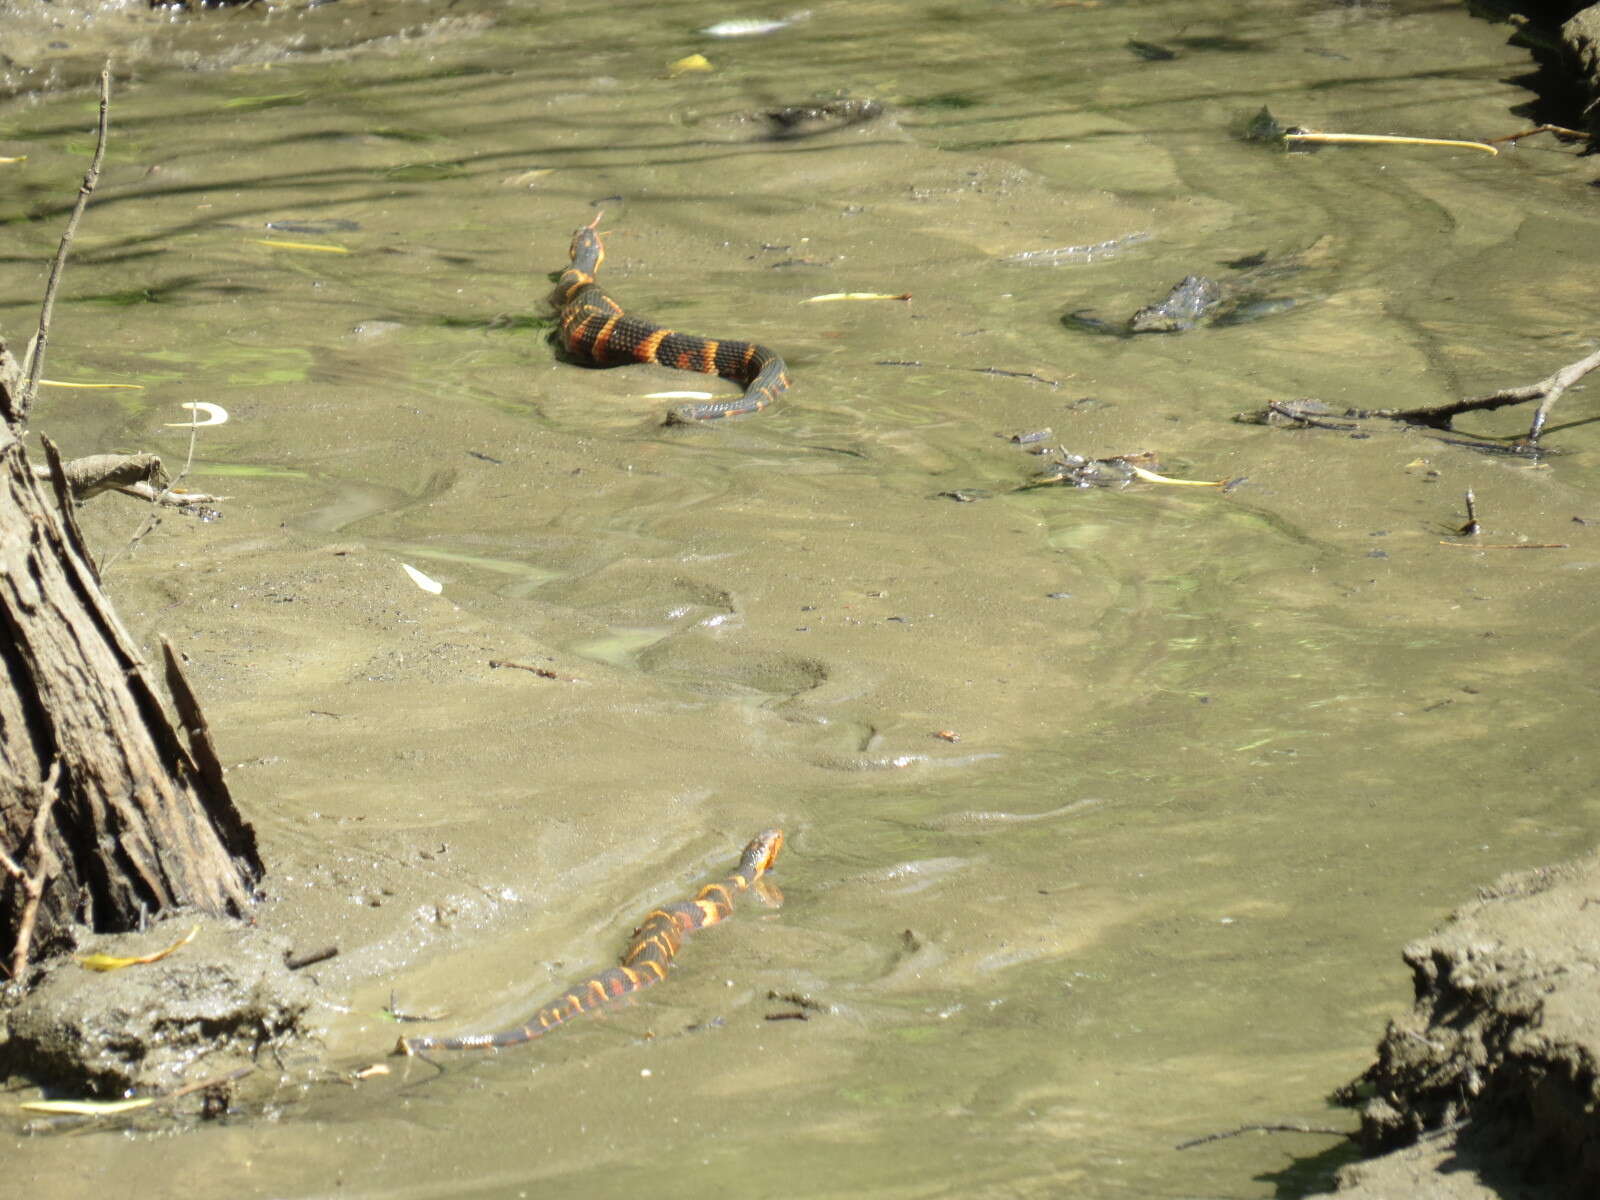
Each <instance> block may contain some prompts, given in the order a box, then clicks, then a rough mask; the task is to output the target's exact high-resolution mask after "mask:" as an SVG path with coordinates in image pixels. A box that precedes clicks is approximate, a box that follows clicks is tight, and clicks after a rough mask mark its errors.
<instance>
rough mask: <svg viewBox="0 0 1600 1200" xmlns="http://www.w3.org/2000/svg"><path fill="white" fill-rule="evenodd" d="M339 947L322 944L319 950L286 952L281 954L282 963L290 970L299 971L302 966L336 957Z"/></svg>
mask: <svg viewBox="0 0 1600 1200" xmlns="http://www.w3.org/2000/svg"><path fill="white" fill-rule="evenodd" d="M338 955H339V947H337V946H324V947H322V949H320V950H307V951H306V952H305V953H304V954H286V955H284V956H283V965H284V966H285V967H287V968H288V969H289V970H291V971H299V970H301V969H302V968H304V967H310V966H315V965H316V964H317V963H319V962H327V961H328V960H329V959H330V958H337V957H338Z"/></svg>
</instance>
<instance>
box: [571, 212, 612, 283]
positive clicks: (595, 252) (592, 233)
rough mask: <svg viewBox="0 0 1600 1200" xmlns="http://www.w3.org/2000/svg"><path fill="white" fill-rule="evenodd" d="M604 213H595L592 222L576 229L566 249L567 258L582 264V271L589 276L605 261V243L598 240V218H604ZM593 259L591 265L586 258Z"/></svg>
mask: <svg viewBox="0 0 1600 1200" xmlns="http://www.w3.org/2000/svg"><path fill="white" fill-rule="evenodd" d="M605 215H606V214H605V211H604V210H603V209H602V210H601V211H600V212H597V213H595V215H594V220H592V221H590V222H589V223H588V224H587V225H584V226H582V227H580V228H579V229H577V230H576V231H575V232H574V233H573V235H572V245H571V247H570V248H569V249H568V251H567V254H568V257H570V258H571V259H572V261H573V262H584V264H585V265H584V270H586V271H588V272H589V273H590V274H591V275H592V274H594V272H596V271H597V270H599V269H600V264H601V263H603V262H604V261H605V259H606V247H605V243H604V242H602V241H601V240H600V218H601V217H603V216H605ZM591 254H592V256H593V258H594V262H593V263H589V262H588V261H587V256H589V255H591Z"/></svg>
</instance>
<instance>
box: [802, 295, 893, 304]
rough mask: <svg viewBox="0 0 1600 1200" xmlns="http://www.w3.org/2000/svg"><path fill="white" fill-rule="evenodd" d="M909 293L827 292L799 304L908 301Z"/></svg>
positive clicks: (809, 297) (810, 297)
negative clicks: (843, 301) (834, 301)
mask: <svg viewBox="0 0 1600 1200" xmlns="http://www.w3.org/2000/svg"><path fill="white" fill-rule="evenodd" d="M909 299H911V293H910V292H896V293H894V294H891V293H889V292H829V293H828V294H827V295H826V296H808V297H807V298H806V299H804V300H802V301H800V303H801V304H825V303H827V302H828V301H829V300H909Z"/></svg>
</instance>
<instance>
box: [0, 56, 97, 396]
mask: <svg viewBox="0 0 1600 1200" xmlns="http://www.w3.org/2000/svg"><path fill="white" fill-rule="evenodd" d="M110 111H111V64H110V63H109V62H108V63H106V65H105V67H104V68H102V69H101V71H100V128H99V133H98V135H97V137H96V139H95V144H94V158H92V159H91V160H90V161H89V170H88V171H87V172H85V173H84V176H83V183H82V184H81V185H80V186H79V187H78V202H77V203H76V204H74V205H73V206H72V216H70V217H68V218H67V227H66V229H65V230H64V231H63V232H62V234H61V244H60V245H59V246H57V247H56V257H55V261H54V262H52V263H51V264H50V277H49V278H48V279H47V280H46V281H45V285H44V303H43V304H41V305H40V306H39V332H38V333H36V334H34V337H33V346H32V348H31V349H30V350H29V352H28V378H27V381H26V382H25V383H24V384H23V385H22V395H21V396H20V397H19V398H18V400H17V405H18V408H19V409H20V411H19V412H18V413H17V414H16V419H15V420H14V421H13V422H12V423H13V424H14V425H16V426H17V427H19V428H20V427H21V426H22V425H23V424H24V423H25V422H26V421H27V419H28V413H29V411H30V410H31V409H32V408H33V402H34V400H35V399H36V398H37V397H38V395H39V376H40V375H41V374H42V373H43V371H44V352H45V347H46V346H47V345H48V344H49V342H50V316H51V313H52V312H53V311H54V310H55V304H56V287H57V285H58V284H59V283H60V282H61V269H62V268H63V267H64V266H66V262H67V247H69V246H70V245H72V235H73V233H74V232H75V231H76V230H77V228H78V219H79V218H80V217H82V216H83V210H84V209H85V208H87V207H88V206H89V197H90V196H92V195H94V189H95V186H96V185H97V184H98V183H99V182H100V164H101V163H103V162H104V161H105V157H106V130H107V123H108V116H109V114H110Z"/></svg>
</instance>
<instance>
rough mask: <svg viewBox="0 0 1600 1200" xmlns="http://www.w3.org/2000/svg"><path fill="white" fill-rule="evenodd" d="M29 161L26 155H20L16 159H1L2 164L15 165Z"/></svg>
mask: <svg viewBox="0 0 1600 1200" xmlns="http://www.w3.org/2000/svg"><path fill="white" fill-rule="evenodd" d="M27 161H28V156H27V155H26V154H19V155H17V156H16V157H15V158H0V163H14V162H27Z"/></svg>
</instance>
